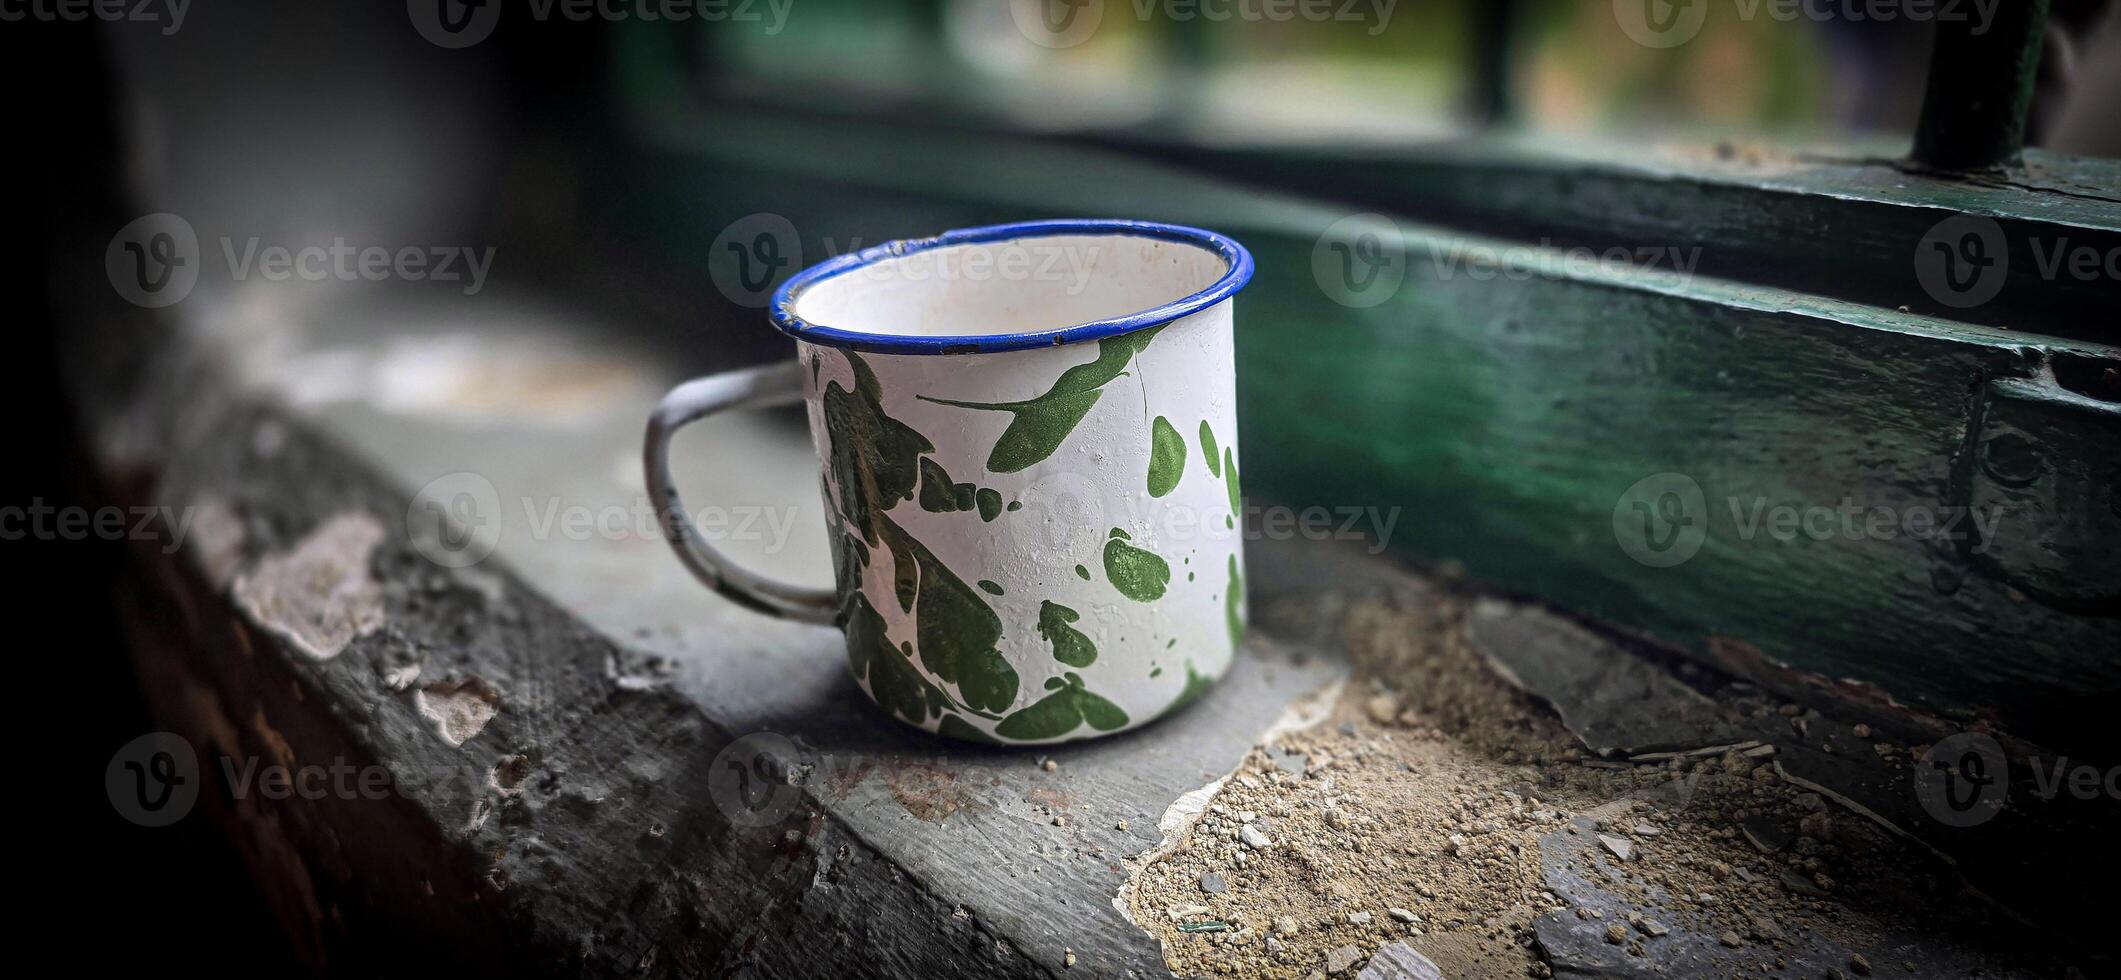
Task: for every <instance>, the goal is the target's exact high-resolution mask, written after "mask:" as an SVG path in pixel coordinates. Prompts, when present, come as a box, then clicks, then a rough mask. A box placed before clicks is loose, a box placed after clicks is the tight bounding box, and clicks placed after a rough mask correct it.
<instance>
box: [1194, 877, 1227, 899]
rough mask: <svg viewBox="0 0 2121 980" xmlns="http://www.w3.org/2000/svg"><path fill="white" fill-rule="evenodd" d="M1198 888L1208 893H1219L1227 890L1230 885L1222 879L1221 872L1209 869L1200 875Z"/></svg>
mask: <svg viewBox="0 0 2121 980" xmlns="http://www.w3.org/2000/svg"><path fill="white" fill-rule="evenodd" d="M1200 890H1201V891H1204V892H1207V893H1208V894H1210V895H1220V894H1222V893H1224V892H1226V891H1229V890H1230V885H1229V883H1228V882H1225V881H1223V876H1222V872H1220V871H1210V872H1208V873H1207V874H1204V875H1201V876H1200Z"/></svg>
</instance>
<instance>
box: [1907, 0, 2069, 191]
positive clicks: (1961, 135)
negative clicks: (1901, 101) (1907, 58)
mask: <svg viewBox="0 0 2121 980" xmlns="http://www.w3.org/2000/svg"><path fill="white" fill-rule="evenodd" d="M2048 4H2049V0H2006V2H2003V3H1999V4H1997V5H1996V6H1995V7H1994V8H1993V9H1994V17H1993V19H1992V20H1990V21H1989V22H1987V23H1983V22H1982V21H1981V20H1980V19H1979V18H1978V17H1977V16H1975V15H1974V14H1973V13H1972V9H1974V8H1973V5H1968V7H1967V9H1968V14H1967V16H1965V17H1961V18H1952V19H1944V18H1939V19H1938V21H1937V24H1936V30H1937V40H1936V44H1935V45H1934V46H1933V47H1932V49H1931V51H1930V72H1929V86H1928V89H1927V91H1926V93H1925V94H1924V95H1923V99H1922V121H1921V123H1920V124H1919V125H1918V126H1917V128H1916V130H1915V148H1914V152H1913V153H1912V154H1911V156H1912V157H1913V159H1914V161H1915V162H1916V163H1919V164H1922V165H1924V166H1928V167H1936V168H1938V169H1941V170H1985V169H1991V168H1995V167H2003V166H2009V165H2011V164H2015V163H2017V162H2018V158H2019V154H2020V151H2022V150H2023V149H2024V148H2025V120H2026V115H2027V113H2028V111H2029V110H2030V108H2031V106H2032V101H2033V81H2034V77H2035V75H2036V74H2037V72H2038V70H2039V68H2040V47H2041V42H2042V40H2043V39H2044V37H2045V36H2046V32H2047V10H2048Z"/></svg>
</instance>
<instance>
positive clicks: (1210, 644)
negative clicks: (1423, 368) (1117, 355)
mask: <svg viewBox="0 0 2121 980" xmlns="http://www.w3.org/2000/svg"><path fill="white" fill-rule="evenodd" d="M1202 271H1203V272H1204V273H1205V272H1208V271H1214V272H1215V273H1216V274H1217V275H1219V274H1220V263H1219V262H1218V263H1216V269H1215V270H1202ZM1212 278H1213V277H1212V276H1211V277H1210V279H1212ZM798 346H799V353H800V356H801V358H802V363H803V364H804V370H803V377H804V384H805V386H806V391H805V395H806V401H807V404H808V408H809V412H810V425H811V432H812V434H813V437H814V438H815V440H816V441H817V443H818V449H819V453H820V456H821V458H829V453H830V449H829V439H830V434H829V433H828V432H827V430H826V427H825V419H824V416H823V411H822V408H821V407H820V404H819V398H820V393H821V392H822V391H823V390H824V389H825V388H826V386H828V385H830V384H832V383H834V382H837V383H838V384H839V385H840V386H841V387H844V388H849V389H852V388H853V387H854V385H855V379H854V375H853V370H852V367H851V365H850V363H849V361H848V357H849V355H848V353H847V352H844V351H841V350H839V349H836V348H830V347H823V346H818V345H812V344H807V343H805V344H799V345H798ZM1098 350H1099V348H1098V344H1097V343H1096V342H1087V343H1078V344H1070V345H1066V346H1061V347H1051V348H1038V349H1033V350H1025V351H1011V352H1004V353H993V354H965V355H947V356H942V355H894V354H855V355H853V356H856V357H860V358H862V360H863V361H864V362H865V363H866V364H867V365H868V366H869V367H870V369H871V370H872V371H874V372H875V374H876V377H877V379H878V382H879V386H880V391H881V401H882V404H883V407H884V410H885V413H886V414H888V415H890V416H891V417H893V418H895V419H897V420H899V421H901V422H904V423H906V424H908V425H910V426H912V427H913V428H915V429H917V430H919V431H920V433H921V434H922V435H923V436H925V437H926V438H927V439H928V441H929V442H931V443H932V444H934V446H935V451H934V452H933V453H931V454H929V455H930V456H931V457H932V458H933V459H934V460H935V461H936V462H938V463H940V464H941V465H942V466H943V468H944V469H946V470H947V471H948V472H949V474H950V476H951V478H952V480H954V481H956V482H960V483H972V484H975V485H976V486H980V487H988V488H992V489H994V490H995V491H997V492H999V493H1000V494H1001V497H1002V499H1003V501H1005V502H1007V501H1021V502H1022V505H1023V506H1022V508H1021V509H1020V510H1016V511H1007V510H1004V511H1003V512H1002V513H1001V514H1000V515H999V516H998V517H997V518H996V519H995V520H993V521H992V522H987V521H982V520H981V519H980V516H979V515H978V514H977V513H975V512H964V511H959V512H951V513H930V512H928V511H925V510H922V509H921V507H920V505H919V500H918V494H917V493H916V495H915V499H912V500H904V501H899V502H896V503H893V504H892V505H891V506H890V509H889V510H888V512H887V513H888V516H889V517H890V519H891V520H892V521H894V522H896V523H898V524H899V525H900V526H901V527H903V528H905V529H906V530H907V531H908V532H910V533H911V534H912V536H913V537H914V538H916V539H917V540H919V541H921V542H922V543H924V544H925V545H926V546H927V547H928V548H929V549H930V550H932V551H933V552H934V553H935V555H936V556H937V557H938V558H939V559H940V560H941V561H942V563H943V564H944V565H946V566H947V567H948V568H950V569H951V570H952V571H953V572H955V573H956V574H957V575H958V577H960V578H962V579H964V580H965V582H966V583H968V584H971V583H974V582H977V581H979V580H981V579H986V580H989V581H992V582H994V583H997V584H999V585H1000V586H1001V587H1002V589H1003V593H1004V594H1003V595H1001V596H998V597H997V596H991V595H986V594H984V593H982V595H983V597H984V598H985V599H986V601H987V603H988V605H989V606H990V608H992V609H993V610H994V611H995V612H996V614H997V615H999V617H1000V618H1001V620H1002V631H1003V633H1002V639H1001V641H1000V644H999V649H1000V651H1001V653H1002V655H1003V656H1004V657H1006V658H1007V659H1008V660H1009V662H1010V663H1011V664H1012V666H1014V667H1015V669H1016V671H1017V674H1018V678H1019V686H1018V693H1017V698H1016V701H1015V703H1014V704H1012V705H1011V706H1010V709H1009V710H1010V711H1014V710H1017V709H1019V708H1022V707H1024V706H1026V705H1028V704H1030V703H1032V702H1034V701H1037V700H1039V699H1040V698H1042V697H1044V696H1045V695H1046V694H1047V693H1048V691H1047V690H1046V688H1045V686H1044V685H1045V682H1046V680H1047V679H1048V678H1053V677H1058V676H1060V675H1061V674H1062V673H1063V672H1066V671H1072V672H1074V673H1076V674H1078V675H1079V676H1080V677H1081V678H1082V680H1083V682H1084V686H1085V687H1086V688H1087V689H1088V690H1089V691H1091V692H1092V693H1095V694H1097V695H1099V696H1101V697H1104V698H1105V699H1107V700H1110V701H1112V702H1113V703H1115V704H1117V705H1119V706H1120V708H1121V709H1122V710H1124V711H1125V712H1126V714H1127V717H1128V720H1129V724H1128V726H1127V727H1130V728H1131V727H1135V726H1139V725H1141V724H1145V723H1147V722H1149V721H1151V720H1154V719H1155V718H1156V717H1157V716H1158V715H1159V714H1160V713H1162V712H1163V711H1164V710H1165V709H1166V708H1167V707H1169V706H1170V705H1171V704H1172V702H1173V700H1174V699H1175V698H1177V697H1178V695H1179V693H1180V692H1181V691H1182V690H1183V689H1184V688H1185V686H1186V681H1187V664H1188V662H1189V661H1190V662H1191V664H1192V669H1193V671H1194V672H1195V673H1196V674H1198V675H1200V676H1202V677H1205V678H1215V677H1220V676H1221V675H1222V674H1223V672H1224V671H1225V670H1226V669H1227V668H1228V666H1229V664H1230V659H1231V655H1232V646H1231V635H1230V630H1229V627H1228V621H1227V612H1226V607H1225V595H1226V594H1227V592H1228V591H1229V586H1230V568H1231V563H1232V561H1233V560H1235V561H1236V565H1237V567H1239V568H1242V566H1243V558H1242V555H1241V554H1240V538H1239V529H1240V528H1241V522H1238V523H1239V528H1233V527H1232V526H1231V525H1232V523H1233V522H1234V518H1235V515H1233V513H1232V510H1231V506H1230V493H1229V488H1228V485H1227V482H1226V480H1227V477H1228V474H1227V473H1225V474H1224V475H1223V476H1222V477H1218V476H1217V475H1215V474H1214V473H1212V472H1210V470H1209V469H1208V467H1207V465H1206V464H1205V462H1204V461H1203V459H1202V450H1201V445H1200V440H1199V432H1200V429H1201V423H1202V422H1203V421H1205V422H1206V423H1207V424H1208V426H1209V427H1210V429H1212V431H1213V433H1214V437H1215V441H1216V443H1217V447H1218V456H1220V454H1221V452H1222V451H1223V450H1225V449H1227V450H1229V452H1230V453H1231V455H1232V458H1233V459H1235V458H1236V436H1237V420H1236V411H1235V405H1234V397H1235V395H1234V390H1233V389H1234V358H1233V350H1232V335H1231V303H1230V302H1229V301H1224V302H1222V303H1219V304H1216V305H1215V306H1212V307H1210V308H1208V309H1206V310H1203V311H1201V312H1200V313H1197V314H1194V315H1192V316H1189V317H1185V318H1183V319H1180V320H1177V321H1174V322H1172V323H1171V324H1169V325H1168V326H1166V327H1164V328H1163V330H1162V332H1161V333H1159V334H1158V335H1157V336H1156V337H1155V339H1154V340H1152V341H1151V342H1150V343H1149V344H1148V346H1147V347H1146V348H1145V349H1144V350H1143V351H1142V352H1141V353H1140V354H1138V355H1137V356H1136V357H1135V359H1134V361H1133V362H1132V363H1131V364H1130V365H1129V366H1128V367H1127V368H1126V369H1125V373H1123V374H1122V375H1120V376H1119V377H1117V378H1115V379H1113V380H1112V381H1111V382H1110V383H1108V384H1107V385H1105V386H1104V389H1103V394H1102V395H1101V396H1100V397H1099V398H1098V400H1097V402H1096V404H1095V405H1094V406H1093V407H1092V408H1091V409H1090V412H1089V414H1088V415H1087V416H1085V417H1084V418H1083V420H1082V421H1081V422H1080V423H1079V424H1078V425H1077V426H1076V427H1075V429H1074V430H1073V431H1072V432H1071V433H1070V434H1069V435H1068V437H1067V438H1066V439H1065V440H1064V441H1063V442H1062V443H1061V444H1060V447H1059V449H1057V450H1056V451H1055V452H1054V453H1053V454H1052V455H1051V456H1049V457H1047V458H1046V459H1044V460H1043V461H1041V462H1038V463H1035V464H1033V465H1031V466H1030V467H1028V468H1026V469H1024V470H1022V471H1021V472H1016V473H994V472H990V471H988V470H987V468H986V465H985V464H986V460H987V458H988V453H989V451H990V450H991V449H992V448H993V447H994V445H995V442H996V440H997V439H998V438H1000V436H1001V435H1002V432H1003V430H1004V429H1005V428H1007V427H1008V425H1009V423H1010V421H1011V418H1012V417H1011V415H1010V414H1009V413H1007V412H999V411H985V410H977V409H968V408H962V407H955V406H950V405H940V404H935V403H933V402H930V401H925V400H923V399H922V397H921V396H926V397H928V398H934V399H948V400H958V401H978V402H1008V401H1018V400H1023V399H1030V398H1034V397H1036V396H1038V395H1041V394H1043V393H1045V392H1046V391H1047V390H1048V389H1049V388H1051V387H1052V385H1053V383H1054V381H1055V379H1057V378H1058V377H1059V376H1060V375H1061V374H1062V373H1063V372H1064V371H1066V370H1067V369H1069V368H1071V367H1073V366H1075V365H1078V364H1084V363H1088V362H1091V361H1093V360H1096V359H1097V356H1098ZM813 357H815V358H816V359H817V361H816V363H817V364H818V365H819V370H818V372H817V374H816V376H815V377H813V375H812V371H811V367H810V366H811V364H812V359H813ZM1157 416H1164V417H1166V418H1168V419H1169V421H1170V423H1171V425H1172V426H1173V427H1174V428H1175V429H1176V430H1177V432H1178V434H1179V435H1180V437H1181V438H1182V439H1183V440H1184V442H1185V445H1186V457H1185V464H1184V471H1183V475H1182V477H1181V478H1180V479H1179V482H1178V484H1177V486H1176V487H1175V488H1174V489H1172V490H1171V492H1170V493H1169V494H1167V495H1165V496H1163V497H1151V496H1150V494H1149V492H1148V489H1147V481H1148V470H1149V458H1150V432H1151V423H1152V420H1153V419H1155V418H1156V417H1157ZM1237 461H1238V462H1239V464H1240V468H1241V464H1242V460H1237ZM826 480H827V487H828V491H829V492H831V493H833V494H834V495H835V498H836V496H837V494H838V492H839V488H838V487H837V486H834V485H833V484H832V480H833V476H832V474H831V472H830V468H829V467H827V470H826ZM827 511H828V513H831V514H833V515H834V516H833V518H832V519H833V520H835V521H837V520H838V517H837V514H836V511H835V510H834V508H832V507H829V506H828V508H827ZM1115 527H1116V528H1120V529H1122V530H1124V531H1125V532H1126V533H1127V534H1128V535H1129V537H1130V538H1131V542H1130V543H1131V544H1132V545H1134V546H1136V547H1139V548H1143V549H1145V550H1148V551H1150V552H1153V553H1155V554H1157V555H1158V556H1160V557H1162V558H1163V559H1164V560H1165V561H1166V562H1167V563H1168V564H1169V566H1170V569H1171V577H1170V582H1169V585H1168V588H1167V591H1166V592H1165V593H1164V595H1163V596H1162V598H1160V599H1157V600H1154V601H1152V602H1137V601H1134V600H1132V599H1129V598H1127V597H1125V596H1123V595H1122V594H1120V592H1119V591H1118V590H1116V589H1115V588H1114V586H1113V585H1112V583H1111V582H1110V581H1108V578H1107V575H1106V572H1105V566H1104V559H1103V552H1104V548H1105V543H1106V540H1107V538H1108V536H1109V534H1110V532H1111V530H1112V529H1113V528H1115ZM835 533H836V532H835ZM875 554H876V557H875V559H874V560H872V561H871V562H870V564H869V566H868V568H867V570H866V572H865V580H864V583H863V587H864V590H865V592H866V594H867V596H868V599H869V602H870V604H871V605H872V606H874V607H875V608H876V609H877V610H878V611H879V612H881V613H882V614H883V616H884V617H885V619H886V621H887V623H888V631H889V635H890V638H891V640H892V641H893V643H894V644H896V643H898V642H901V641H903V642H907V643H916V644H917V638H916V633H915V627H914V622H913V616H912V614H910V613H908V612H905V611H904V610H902V609H901V608H900V606H899V603H898V601H897V599H896V598H895V596H894V591H893V581H892V571H893V564H892V561H891V558H890V556H889V553H888V551H886V550H884V549H877V550H876V552H875ZM1078 564H1080V565H1082V566H1083V567H1084V568H1085V569H1088V570H1089V572H1090V580H1089V581H1085V580H1083V579H1082V578H1080V577H1079V576H1078V575H1077V573H1076V571H1075V567H1076V566H1077V565H1078ZM1241 598H1242V593H1241V592H1240V605H1239V608H1240V615H1241V614H1242V602H1241ZM1045 600H1051V601H1053V602H1057V603H1060V604H1061V605H1064V606H1067V607H1069V608H1071V609H1074V610H1076V611H1077V612H1078V613H1080V614H1081V619H1080V620H1079V621H1078V622H1076V623H1075V624H1074V627H1075V628H1076V629H1077V630H1079V631H1081V632H1082V633H1083V634H1085V635H1086V636H1088V637H1089V638H1090V640H1091V642H1093V643H1094V644H1096V646H1097V650H1098V657H1097V659H1096V661H1095V662H1094V663H1092V664H1091V665H1090V666H1088V667H1086V668H1077V667H1071V666H1068V665H1066V664H1063V663H1061V662H1059V661H1057V660H1055V659H1054V657H1053V648H1052V645H1051V644H1050V643H1049V642H1048V641H1047V640H1046V639H1045V638H1043V637H1041V636H1040V635H1039V632H1038V630H1037V623H1038V617H1039V609H1040V604H1041V602H1042V601H1045ZM914 663H915V666H916V667H918V665H919V658H918V656H916V657H915V659H914ZM924 676H928V679H929V681H931V682H934V683H940V682H937V681H936V679H935V678H934V677H933V676H929V675H926V674H925V672H924ZM943 687H944V689H945V690H946V691H950V692H951V693H952V694H953V696H954V695H955V694H956V691H955V689H954V688H952V687H950V686H948V685H943ZM1003 714H1004V715H1006V714H1007V712H1003ZM965 718H966V720H967V721H969V722H971V723H973V724H974V725H975V726H976V727H978V728H979V729H981V730H982V731H989V732H991V731H992V729H993V727H994V724H995V723H994V722H992V721H989V720H986V719H981V718H977V717H972V716H970V715H966V716H965ZM931 726H932V722H931ZM1098 734H1103V733H1100V732H1097V731H1095V730H1093V729H1092V728H1090V727H1089V726H1087V725H1085V726H1082V727H1080V728H1078V729H1077V730H1075V731H1073V732H1071V733H1070V734H1069V735H1067V736H1065V737H1064V738H1063V739H1057V740H1066V739H1071V738H1084V737H1090V736H1094V735H1098Z"/></svg>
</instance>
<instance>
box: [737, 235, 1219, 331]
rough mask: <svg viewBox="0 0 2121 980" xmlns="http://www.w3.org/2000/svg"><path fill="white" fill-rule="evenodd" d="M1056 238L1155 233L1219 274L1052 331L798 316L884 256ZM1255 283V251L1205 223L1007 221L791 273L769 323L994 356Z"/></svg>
mask: <svg viewBox="0 0 2121 980" xmlns="http://www.w3.org/2000/svg"><path fill="white" fill-rule="evenodd" d="M1060 235H1105V236H1111V237H1130V238H1155V239H1161V240H1163V241H1169V242H1179V243H1182V244H1187V245H1194V246H1198V247H1200V248H1204V249H1207V250H1208V251H1210V252H1213V253H1215V254H1216V256H1217V257H1219V258H1221V259H1222V260H1223V264H1224V267H1225V268H1224V271H1223V275H1222V278H1219V279H1217V280H1215V281H1214V282H1213V283H1210V284H1209V285H1208V286H1207V288H1205V289H1202V290H1200V291H1199V292H1196V293H1193V294H1191V295H1189V296H1185V297H1182V298H1179V299H1176V300H1173V301H1171V302H1169V303H1165V304H1163V305H1161V306H1156V307H1152V308H1150V309H1146V310H1141V311H1138V312H1134V313H1129V314H1126V315H1125V316H1116V317H1109V318H1106V319H1102V320H1092V321H1090V322H1088V323H1078V324H1074V325H1072V326H1067V327H1058V328H1055V329H1051V330H1032V331H1026V332H1022V333H1000V334H978V335H969V336H952V337H916V336H907V335H903V334H881V333H869V332H866V331H856V330H842V329H839V328H836V327H828V326H824V325H822V324H816V323H811V322H809V321H807V320H804V319H803V318H802V317H799V316H796V315H795V304H796V302H797V301H798V300H800V299H801V298H802V295H803V292H804V290H807V289H809V288H810V287H812V286H815V285H817V284H818V283H821V282H824V281H825V280H827V279H831V278H834V277H836V276H842V275H846V274H847V273H850V272H853V271H855V270H857V269H863V268H867V267H869V266H871V265H875V264H876V263H878V262H882V261H885V260H887V259H896V258H903V257H905V256H908V255H913V254H916V253H919V252H925V251H928V250H929V249H935V248H945V247H948V246H952V245H969V244H976V243H980V242H993V241H1005V240H1009V239H1017V238H1052V237H1056V236H1060ZM1251 281H1252V253H1251V252H1248V251H1246V250H1245V247H1244V246H1243V245H1239V244H1238V243H1237V241H1236V240H1235V239H1232V238H1230V237H1229V236H1227V235H1219V234H1216V233H1215V232H1212V231H1208V230H1206V229H1202V228H1193V227H1189V226H1187V225H1171V224H1163V223H1160V222H1155V221H1132V220H1128V219H1124V218H1055V219H1047V220H1040V221H1018V222H1012V223H1009V224H1000V225H984V226H981V227H978V228H958V229H955V230H952V231H946V232H943V233H942V234H940V235H936V236H933V237H930V238H904V239H899V240H897V241H890V242H885V243H883V244H881V245H875V246H871V247H869V248H865V249H862V250H861V251H858V252H850V253H848V254H846V255H841V256H837V257H834V258H830V259H827V260H825V261H823V262H820V263H818V264H816V265H813V266H811V267H809V268H807V269H804V270H803V271H801V272H798V273H796V274H795V275H793V276H790V277H788V281H787V282H784V283H782V284H781V286H780V288H779V289H776V290H774V291H773V303H772V306H771V308H770V310H769V312H770V314H771V316H772V318H773V325H774V326H775V327H778V328H780V331H781V332H782V333H785V334H787V335H788V336H790V337H794V338H795V339H797V340H802V341H808V342H810V343H813V344H822V345H824V346H827V347H838V348H843V349H846V350H856V351H865V352H871V353H878V354H991V353H996V352H999V351H1012V350H1030V349H1032V348H1038V347H1056V346H1059V345H1062V344H1075V343H1082V342H1084V341H1089V340H1103V339H1105V338H1107V337H1117V336H1119V335H1121V334H1125V333H1132V332H1134V331H1136V330H1141V329H1145V328H1148V327H1154V326H1161V325H1163V324H1166V323H1170V322H1171V321H1173V320H1177V319H1179V318H1181V317H1186V316H1191V315H1193V314H1195V313H1198V312H1200V311H1202V310H1205V309H1207V308H1208V307H1211V306H1214V305H1215V304H1217V303H1220V302H1222V301H1223V300H1226V299H1229V298H1230V297H1232V296H1235V295H1237V291H1238V290H1240V289H1243V288H1245V284H1246V283H1248V282H1251Z"/></svg>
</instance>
